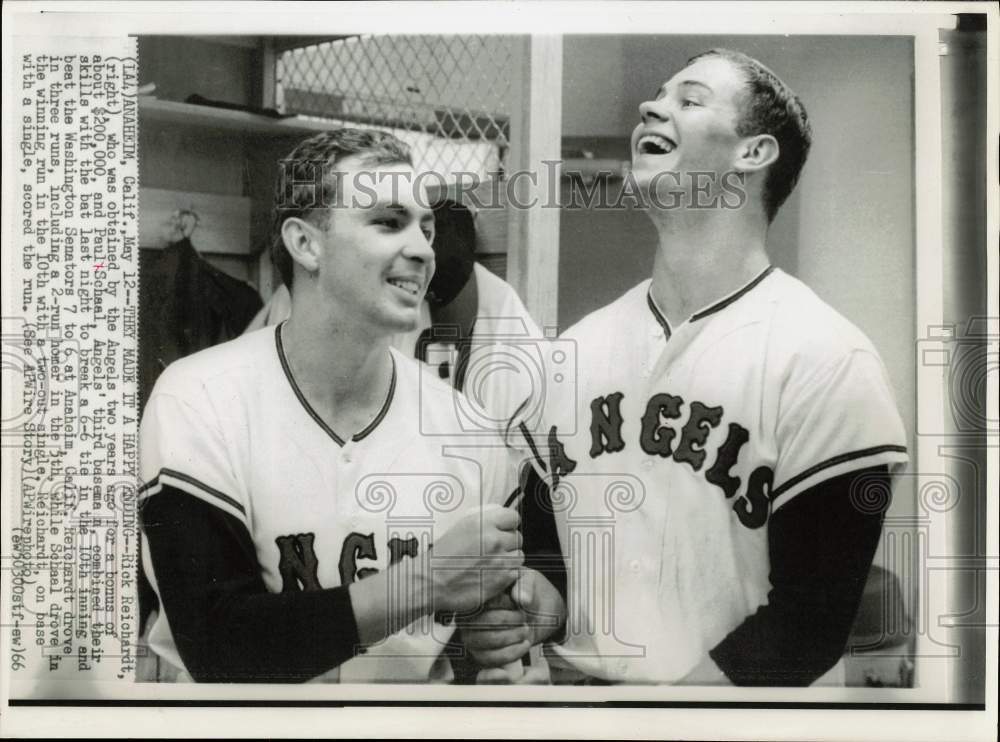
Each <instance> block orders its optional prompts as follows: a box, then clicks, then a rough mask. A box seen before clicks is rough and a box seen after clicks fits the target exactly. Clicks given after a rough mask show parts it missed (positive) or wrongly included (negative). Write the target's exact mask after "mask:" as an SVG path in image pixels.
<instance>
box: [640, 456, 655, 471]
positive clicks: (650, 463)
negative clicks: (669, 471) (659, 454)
mask: <svg viewBox="0 0 1000 742" xmlns="http://www.w3.org/2000/svg"><path fill="white" fill-rule="evenodd" d="M642 468H643V469H645V470H646V471H649V470H650V469H652V468H653V460H652V459H644V460H643V462H642Z"/></svg>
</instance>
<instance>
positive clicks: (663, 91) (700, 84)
mask: <svg viewBox="0 0 1000 742" xmlns="http://www.w3.org/2000/svg"><path fill="white" fill-rule="evenodd" d="M669 85H670V83H666V82H665V83H663V84H662V85H661V86H660V89H659V90H657V91H656V98H657V99H659V98H662V97H663V96H665V95H666V94H667V92H668V88H669ZM677 85H678V87H682V88H685V87H686V88H690V87H698V88H704V89H705V90H706V91H707V92H708V93H710V94H711V93H713V92H714V91H713V90H712V88H711V87H710V86H708V85H706V84H705V83H703V82H700V81H698V80H681V81H680V82H679V83H677Z"/></svg>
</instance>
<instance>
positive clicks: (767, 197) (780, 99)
mask: <svg viewBox="0 0 1000 742" xmlns="http://www.w3.org/2000/svg"><path fill="white" fill-rule="evenodd" d="M705 57H721V58H722V59H725V60H727V61H728V62H730V63H732V64H733V66H735V67H736V68H737V69H738V70H739V71H740V73H741V74H742V75H743V77H744V79H745V81H746V86H747V95H746V97H745V99H744V100H743V103H742V106H741V111H740V113H741V116H740V120H739V121H738V122H737V124H736V133H737V134H738V135H739V136H741V137H750V136H755V135H757V134H770V135H771V136H773V137H774V138H775V139H776V140H777V141H778V150H779V153H778V159H777V160H776V161H775V162H774V163H773V164H772V165H771V167H770V168H769V169H768V171H767V175H766V177H765V179H764V190H763V196H764V210H765V212H766V213H767V221H768V222H771V221H773V220H774V216H775V214H777V213H778V209H779V208H781V205H782V204H783V203H785V199H787V198H788V195H789V194H790V193H791V192H792V190H793V189H794V188H795V184H796V183H797V182H798V180H799V174H800V173H801V172H802V166H803V165H805V163H806V157H807V156H808V155H809V147H810V145H811V144H812V127H810V125H809V117H808V116H807V115H806V109H805V107H804V106H803V105H802V101H800V100H799V98H798V96H796V95H795V93H793V92H792V90H791V88H789V87H788V86H787V85H785V83H783V82H782V81H781V80H780V79H779V78H778V76H777V75H775V74H774V73H773V72H772V71H771V70H769V69H768V68H767V67H765V66H764V65H763V64H761V63H760V62H758V61H757V60H756V59H754V58H753V57H750V56H747V55H746V54H744V53H742V52H737V51H732V50H731V49H710V50H709V51H706V52H702V53H701V54H696V55H695V56H693V57H691V58H690V59H689V60H688V61H687V65H686V66H689V65H691V64H694V63H695V62H697V61H698V60H699V59H703V58H705Z"/></svg>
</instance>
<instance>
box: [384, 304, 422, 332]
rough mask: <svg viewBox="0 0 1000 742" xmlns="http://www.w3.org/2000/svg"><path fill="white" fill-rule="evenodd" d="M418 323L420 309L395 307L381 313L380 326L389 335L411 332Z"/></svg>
mask: <svg viewBox="0 0 1000 742" xmlns="http://www.w3.org/2000/svg"><path fill="white" fill-rule="evenodd" d="M419 323H420V307H419V306H417V307H400V306H395V307H392V308H391V309H387V310H386V311H384V312H383V313H382V325H383V326H384V327H385V328H386V330H387V331H388V332H389V333H391V334H396V333H399V332H411V331H412V330H415V329H417V325H418V324H419Z"/></svg>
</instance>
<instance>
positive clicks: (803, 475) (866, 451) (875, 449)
mask: <svg viewBox="0 0 1000 742" xmlns="http://www.w3.org/2000/svg"><path fill="white" fill-rule="evenodd" d="M890 452H891V453H902V454H905V453H906V446H897V445H885V446H872V447H871V448H862V449H860V450H858V451H851V452H849V453H842V454H840V455H839V456H834V457H833V458H829V459H827V460H826V461H823V462H821V463H819V464H816V465H815V466H811V467H809V468H808V469H806V470H805V471H804V472H800V473H799V474H796V475H795V476H794V477H792V478H791V479H789V480H788V481H787V482H785V483H784V484H782V485H781V486H780V487H775V488H774V489H772V490H771V500H772V502H773V501H774V500H776V499H778V498H779V497H781V496H782V495H783V494H784V493H786V492H788V491H789V490H790V489H792V488H793V487H795V486H796V485H797V484H800V483H802V482H804V481H805V480H807V479H809V478H810V477H813V476H815V475H816V474H818V473H819V472H821V471H823V470H825V469H829V468H831V467H834V466H838V465H840V464H844V463H847V462H848V461H854V460H855V459H863V458H866V457H868V456H876V455H878V454H880V453H890Z"/></svg>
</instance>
